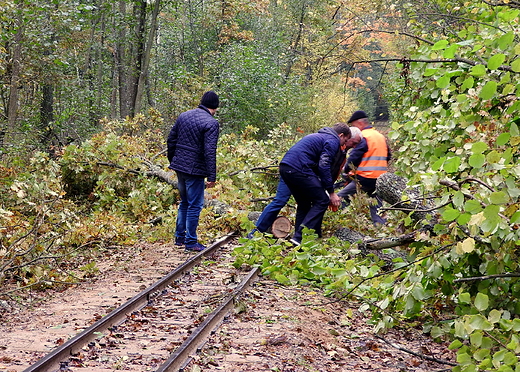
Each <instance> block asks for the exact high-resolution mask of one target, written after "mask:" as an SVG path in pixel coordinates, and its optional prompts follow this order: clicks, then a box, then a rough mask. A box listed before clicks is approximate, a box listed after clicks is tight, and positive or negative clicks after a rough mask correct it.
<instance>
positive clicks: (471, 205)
mask: <svg viewBox="0 0 520 372" xmlns="http://www.w3.org/2000/svg"><path fill="white" fill-rule="evenodd" d="M464 210H465V211H466V212H468V213H471V214H477V213H479V212H480V211H482V205H481V204H480V203H479V202H478V201H476V200H468V201H466V203H464Z"/></svg>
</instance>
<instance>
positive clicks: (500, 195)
mask: <svg viewBox="0 0 520 372" xmlns="http://www.w3.org/2000/svg"><path fill="white" fill-rule="evenodd" d="M489 199H490V200H491V203H493V204H507V203H508V202H509V195H507V193H505V192H504V191H496V192H493V193H491V195H490V196H489Z"/></svg>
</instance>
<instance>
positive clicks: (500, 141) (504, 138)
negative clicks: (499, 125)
mask: <svg viewBox="0 0 520 372" xmlns="http://www.w3.org/2000/svg"><path fill="white" fill-rule="evenodd" d="M510 138H511V133H502V134H500V135H499V136H498V137H497V139H496V144H497V146H504V145H505V144H506V143H508V142H509V139H510Z"/></svg>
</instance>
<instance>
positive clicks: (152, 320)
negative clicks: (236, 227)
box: [24, 235, 258, 372]
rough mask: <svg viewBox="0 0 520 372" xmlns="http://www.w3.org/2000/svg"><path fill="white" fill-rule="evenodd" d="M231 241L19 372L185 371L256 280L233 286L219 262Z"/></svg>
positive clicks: (231, 272)
mask: <svg viewBox="0 0 520 372" xmlns="http://www.w3.org/2000/svg"><path fill="white" fill-rule="evenodd" d="M232 238H233V235H227V236H225V237H223V238H221V239H219V240H218V241H216V242H215V243H213V244H212V245H211V246H209V247H208V248H207V249H206V250H204V251H203V252H200V253H199V254H197V255H195V256H193V257H191V258H190V259H188V260H187V261H185V262H184V263H183V264H181V265H180V266H178V267H177V268H176V269H175V270H173V271H172V272H170V273H169V274H168V275H166V276H165V277H163V278H162V279H160V280H159V281H157V282H155V283H154V284H153V285H151V286H150V287H148V288H147V289H145V290H144V291H142V292H141V293H139V294H137V295H136V296H134V297H133V298H132V299H130V300H129V301H127V302H126V303H125V304H123V305H122V306H120V307H119V308H117V309H115V310H113V311H112V312H110V313H109V314H108V315H107V316H105V317H103V318H101V319H99V320H98V321H97V322H95V323H94V324H93V325H92V326H90V327H89V328H87V329H85V330H84V331H83V332H81V333H79V334H78V335H76V336H75V337H73V338H71V339H70V340H68V341H66V342H65V343H64V344H63V345H61V346H60V347H58V348H57V349H55V350H54V351H53V352H51V353H49V354H48V355H46V356H45V357H43V358H42V359H40V360H39V361H38V362H37V363H35V364H33V365H32V366H31V367H29V368H27V369H26V370H25V371H24V372H50V371H52V372H54V371H74V372H76V371H77V372H79V371H91V372H94V371H100V372H101V371H109V370H110V371H111V370H113V369H114V365H115V364H116V365H117V368H118V369H122V370H134V371H144V370H153V371H156V372H165V371H179V370H182V369H184V367H185V366H186V365H187V363H189V361H190V355H192V354H193V353H194V352H195V351H196V350H197V349H198V348H199V347H200V346H201V345H202V344H203V343H204V342H205V339H206V338H207V336H208V335H209V333H211V332H212V331H213V330H214V329H215V328H216V326H217V325H218V324H219V323H220V322H221V320H222V319H223V318H224V317H225V316H226V314H227V313H228V311H229V310H230V309H231V308H232V307H233V305H234V303H235V301H236V300H237V298H238V297H239V296H240V295H241V294H242V293H243V292H244V291H245V290H246V289H247V287H248V286H249V284H250V283H251V282H252V281H253V280H254V279H255V278H256V275H257V274H258V271H257V269H253V270H251V271H250V272H249V273H247V274H246V275H244V276H243V278H242V279H241V280H238V279H237V278H236V274H237V272H236V270H233V269H231V266H230V265H229V263H230V262H228V261H229V260H226V259H225V257H224V259H222V258H221V257H220V259H219V252H220V251H219V249H220V248H221V247H222V246H224V245H225V244H226V243H228V242H229V241H230V240H231V239H232ZM205 258H212V260H210V261H204V259H205ZM203 261H204V262H203ZM205 263H207V264H205ZM190 270H191V271H190Z"/></svg>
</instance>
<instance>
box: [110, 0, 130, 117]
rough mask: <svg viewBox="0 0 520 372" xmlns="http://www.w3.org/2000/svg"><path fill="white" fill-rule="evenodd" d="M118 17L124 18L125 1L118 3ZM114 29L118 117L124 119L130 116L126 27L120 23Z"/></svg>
mask: <svg viewBox="0 0 520 372" xmlns="http://www.w3.org/2000/svg"><path fill="white" fill-rule="evenodd" d="M119 16H120V17H121V18H125V17H126V1H124V0H121V1H119ZM116 28H118V29H119V30H118V33H117V43H116V46H115V51H114V57H115V64H116V70H117V81H118V88H119V116H120V117H121V118H126V117H127V116H131V109H130V107H131V104H130V102H131V98H130V92H129V89H128V87H129V85H130V82H129V80H130V76H129V75H130V74H129V73H128V71H127V66H126V58H127V53H126V43H125V41H126V39H127V36H126V27H125V25H124V23H123V22H120V23H119V24H118V25H116Z"/></svg>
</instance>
